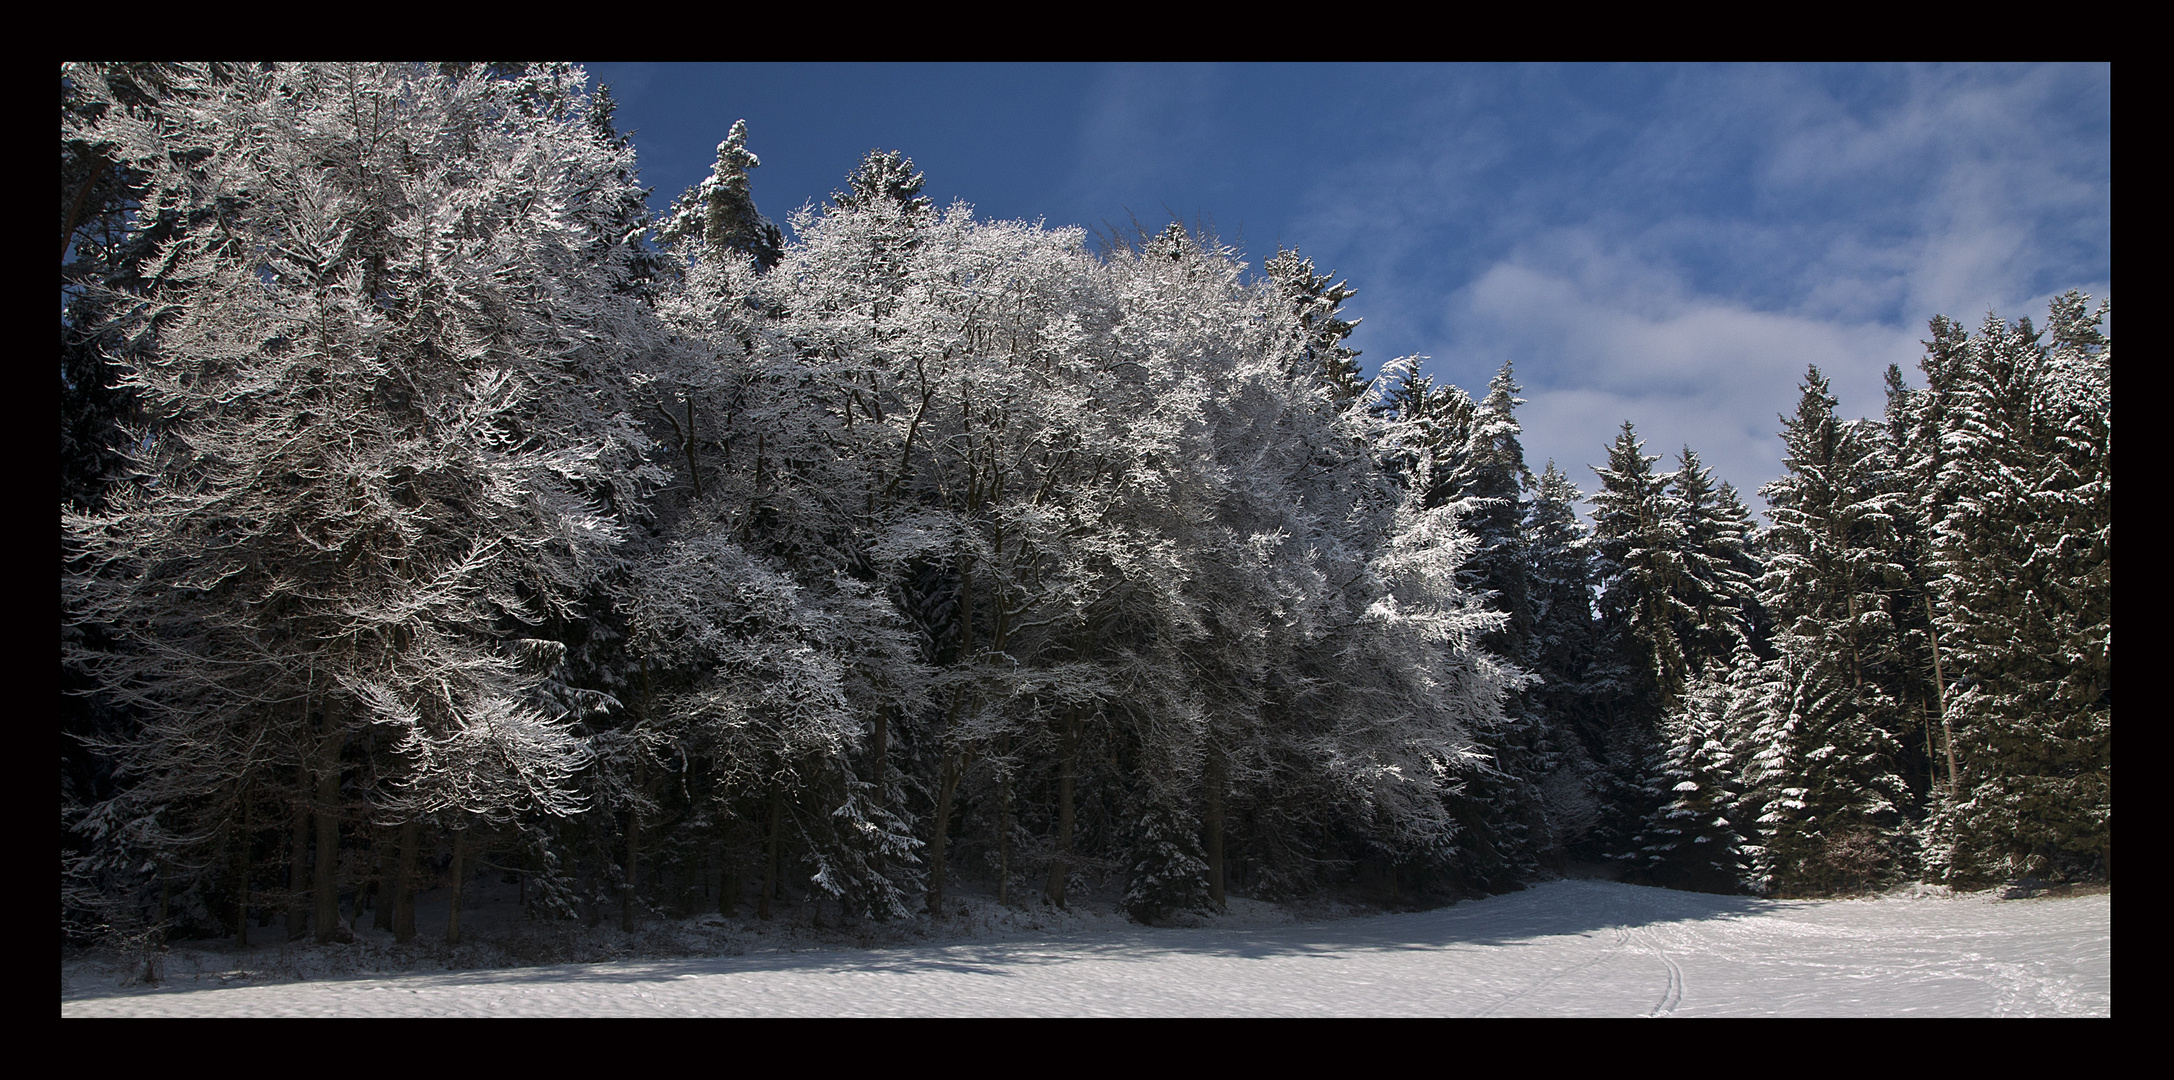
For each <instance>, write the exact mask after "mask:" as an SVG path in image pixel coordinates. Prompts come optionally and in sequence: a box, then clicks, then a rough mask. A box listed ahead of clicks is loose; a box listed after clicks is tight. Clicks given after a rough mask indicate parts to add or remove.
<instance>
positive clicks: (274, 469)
mask: <svg viewBox="0 0 2174 1080" xmlns="http://www.w3.org/2000/svg"><path fill="white" fill-rule="evenodd" d="M195 78H196V79H197V85H196V86H195V87H194V88H193V92H192V93H190V94H188V95H185V96H183V97H180V98H178V99H177V100H176V101H175V102H174V103H173V104H172V105H170V107H169V108H168V109H167V110H166V111H165V112H164V113H163V114H162V120H161V123H159V124H157V125H153V124H150V123H117V124H116V125H115V129H116V130H115V133H114V137H115V145H116V147H117V148H118V149H117V151H116V152H117V153H118V154H121V155H123V156H124V157H125V158H126V159H127V160H129V161H131V162H133V163H135V165H136V167H138V168H140V169H143V170H145V171H146V172H147V174H148V175H149V176H150V181H149V187H148V189H147V193H146V195H145V196H144V201H145V203H146V204H147V205H151V206H159V207H174V208H177V209H179V210H180V212H181V215H182V220H183V221H184V222H185V223H186V224H185V226H184V227H183V228H181V229H180V230H178V231H177V234H176V236H175V238H174V239H173V240H172V241H171V242H170V243H168V244H166V245H165V246H164V247H163V248H162V249H161V250H160V252H159V255H158V261H159V270H158V275H157V280H158V285H157V287H156V288H155V289H154V290H151V291H149V292H146V293H144V294H142V295H138V296H135V297H132V298H131V300H132V303H131V305H130V306H128V307H126V308H125V309H124V312H125V313H124V314H123V315H122V317H121V318H122V320H123V321H122V323H121V325H122V326H124V327H125V328H126V330H127V332H129V333H131V334H133V335H135V336H136V338H137V340H138V342H139V343H140V344H139V346H138V347H137V348H135V349H133V350H132V351H131V353H130V362H131V364H132V367H131V369H130V371H129V373H128V375H127V382H128V384H129V385H130V386H131V387H133V388H134V389H135V391H136V392H137V394H138V395H140V398H141V401H142V403H143V407H144V409H145V410H146V412H147V413H148V414H149V415H150V416H151V417H153V418H154V419H155V425H156V426H155V428H154V429H153V431H152V432H151V433H149V434H147V435H146V436H145V437H144V438H142V439H141V440H140V441H139V442H137V443H136V444H135V445H134V446H133V447H131V448H130V451H131V453H132V455H133V457H134V458H135V460H136V462H137V466H136V468H137V474H136V476H135V477H134V478H133V479H132V482H131V483H129V484H127V485H125V487H124V488H122V489H120V490H118V491H117V492H116V494H115V497H114V498H113V500H112V501H111V503H110V505H109V507H108V508H107V509H106V510H105V511H103V512H101V513H98V514H92V515H73V516H69V517H67V518H66V519H65V520H66V522H67V527H68V530H69V535H70V539H71V542H72V543H73V544H74V545H75V546H76V551H77V552H78V553H80V555H81V557H82V564H81V565H82V569H81V571H80V572H78V573H75V574H72V575H70V576H69V577H67V578H66V579H64V582H63V585H64V595H65V596H67V597H68V598H70V599H72V601H73V602H74V603H75V604H76V605H77V606H76V610H77V612H78V613H79V616H78V617H79V618H81V619H84V620H88V621H96V622H98V623H100V624H102V625H105V626H109V627H113V628H115V631H116V632H117V633H119V634H120V635H122V636H123V637H124V638H125V640H126V642H127V645H128V649H127V651H125V652H118V653H113V654H107V655H102V656H96V657H86V658H85V660H86V662H87V663H91V664H93V665H94V666H95V668H96V671H97V673H98V676H99V680H100V683H101V685H102V686H103V687H104V688H105V689H106V690H107V692H109V693H112V694H116V695H119V696H122V697H124V698H125V699H127V700H130V701H133V702H135V703H137V704H139V705H140V706H141V707H142V708H144V709H145V710H147V715H148V716H149V717H150V720H149V721H148V722H147V727H146V732H145V734H144V735H143V737H141V738H140V739H137V740H134V741H133V742H131V743H130V744H129V745H128V746H126V747H121V748H119V749H120V751H121V753H122V755H123V762H124V768H125V769H126V770H128V771H129V772H130V773H131V774H132V775H134V776H136V777H138V778H140V781H139V782H138V783H137V784H136V786H134V787H133V788H131V789H130V791H129V792H128V793H127V794H126V795H125V796H124V797H122V798H120V799H117V800H115V801H114V802H113V803H112V804H110V805H108V806H106V807H104V808H102V809H101V810H100V811H99V813H98V814H95V815H93V818H94V820H93V821H92V822H91V823H90V824H89V826H88V827H91V828H98V827H105V826H107V825H110V824H111V823H114V822H117V821H119V820H121V819H124V818H127V817H129V816H130V815H132V814H134V813H136V812H137V811H136V810H135V809H134V808H135V807H137V806H140V805H149V804H152V803H156V804H159V805H161V806H164V807H167V808H169V811H173V812H181V813H187V814H192V815H194V816H196V817H197V818H198V819H199V820H198V821H197V822H196V824H194V825H191V826H187V827H183V826H178V825H177V826H175V827H174V828H173V829H172V830H170V831H172V832H174V833H176V834H177V835H176V836H175V838H174V841H173V843H174V845H175V846H176V850H179V849H183V848H187V847H189V846H190V845H189V843H188V842H187V841H189V840H190V839H192V838H197V837H200V836H201V835H202V833H203V832H204V831H205V830H206V828H207V827H208V823H207V821H206V820H204V818H205V816H206V815H207V813H208V814H210V815H216V814H217V813H218V809H219V807H220V805H221V802H220V800H221V799H222V798H226V797H227V796H225V795H222V794H220V793H230V792H234V791H238V790H240V789H241V788H243V787H244V786H246V784H247V782H248V780H249V778H251V777H259V776H263V775H264V774H266V773H267V772H269V771H271V770H273V769H275V768H280V767H292V766H294V765H299V766H300V767H302V768H303V769H304V771H305V773H307V774H309V775H311V776H312V777H313V778H314V779H313V781H312V782H313V784H314V795H313V796H312V797H311V798H310V799H309V801H308V808H309V809H308V812H310V813H311V814H312V815H313V816H314V818H315V821H316V823H317V828H316V836H315V841H316V846H317V853H318V854H317V858H316V865H317V868H318V869H317V871H316V884H315V892H316V906H317V911H316V917H317V923H318V933H319V935H320V937H323V936H327V935H330V934H333V933H334V932H336V928H337V926H338V917H337V912H336V911H335V909H334V901H335V899H336V897H337V894H338V886H339V883H338V881H337V879H336V876H335V875H336V871H337V862H338V860H337V858H336V857H335V856H336V852H337V850H338V848H339V847H340V844H341V839H340V828H341V825H342V823H343V821H345V820H346V819H347V817H348V815H349V814H350V813H351V811H350V810H349V809H348V808H347V807H346V802H347V799H348V796H347V795H346V794H345V793H344V788H343V775H344V774H345V772H346V766H345V764H344V758H345V756H348V755H350V754H351V752H353V751H354V747H355V744H357V743H358V741H360V740H361V739H362V737H363V735H364V734H365V733H366V732H368V731H370V730H372V729H373V728H375V729H379V730H383V731H387V732H389V733H390V734H391V735H392V736H393V738H392V739H391V742H392V744H393V745H394V746H395V747H396V749H395V751H394V752H395V754H396V756H397V758H398V765H397V767H395V768H392V769H389V770H388V771H387V775H386V776H385V780H386V781H387V783H386V784H384V785H383V786H380V787H379V788H378V789H376V790H374V791H370V792H368V793H367V797H368V798H369V799H370V800H371V801H372V802H373V803H374V804H375V809H374V810H372V811H371V812H372V813H377V814H384V815H390V816H392V817H394V818H399V817H406V816H416V815H449V820H455V819H461V818H463V817H465V816H473V815H481V816H484V817H492V816H499V815H503V814H508V813H512V812H514V811H516V810H524V809H536V810H543V811H546V812H558V813H564V812H568V811H570V810H572V809H573V805H572V803H571V802H570V801H569V800H568V798H567V787H566V781H567V778H568V777H569V775H570V774H571V772H572V770H573V769H575V768H577V767H578V766H579V765H580V763H581V761H582V759H583V756H584V753H585V751H584V749H583V748H582V747H581V746H580V745H579V743H578V742H577V741H576V740H575V739H574V738H573V736H572V734H571V733H570V731H569V730H568V728H567V727H566V722H565V721H566V718H564V717H562V716H557V715H549V714H546V713H543V712H540V711H539V710H538V709H537V708H536V704H537V703H536V701H535V700H534V698H535V695H534V690H535V688H536V687H537V685H538V681H539V680H538V676H537V674H536V671H535V668H534V667H533V665H527V664H524V661H523V658H522V656H521V648H522V647H521V645H520V639H522V638H524V637H525V636H527V635H526V634H524V632H523V628H524V626H527V625H532V624H534V623H536V622H537V621H538V620H540V619H542V618H543V617H545V616H546V615H548V614H549V613H551V612H552V611H553V610H554V609H555V608H557V607H559V606H561V605H563V604H565V603H567V602H568V600H569V599H570V598H571V597H573V596H574V595H576V594H577V593H578V592H579V591H580V590H581V589H582V588H583V587H584V584H585V583H586V582H587V581H588V580H590V579H591V578H592V577H593V576H594V575H596V574H597V573H599V572H600V571H601V570H602V569H603V568H604V567H605V566H607V565H608V564H609V563H610V561H611V559H612V558H613V556H612V554H611V551H612V548H613V547H614V545H615V544H616V543H617V542H618V539H619V526H618V524H617V522H616V521H615V520H614V519H613V517H612V516H611V515H610V514H609V513H608V512H607V511H606V510H605V509H604V507H605V506H606V505H617V506H626V505H631V504H634V503H638V502H639V501H640V499H641V497H642V491H641V489H642V487H643V486H644V484H645V483H647V482H648V475H649V474H648V473H647V471H646V467H645V466H644V465H643V464H642V453H643V451H644V449H645V440H644V438H643V436H642V434H641V432H640V431H639V430H638V429H637V428H635V427H634V426H633V423H632V422H631V421H630V420H629V419H627V418H626V417H625V416H623V415H618V414H615V413H613V412H611V411H609V410H608V409H606V408H600V407H599V403H600V402H610V401H612V400H614V399H615V398H616V397H617V396H618V394H617V393H616V390H615V388H613V387H611V386H608V385H602V384H603V383H605V382H607V381H608V380H611V379H613V378H615V377H616V376H617V373H618V370H619V366H620V364H621V363H622V362H623V360H624V359H625V357H626V356H627V355H628V353H629V352H630V351H631V350H634V349H638V348H640V346H641V342H642V341H643V340H644V338H645V336H646V333H647V332H646V331H645V330H644V328H643V327H644V321H643V316H642V313H641V312H640V310H639V309H637V308H635V307H633V306H632V305H631V304H630V303H629V302H628V301H627V300H626V299H625V297H624V296H623V294H622V293H621V291H620V290H618V289H616V288H615V285H617V284H618V283H619V281H620V280H621V278H622V276H623V262H624V260H625V259H626V258H628V257H630V255H631V249H629V248H628V247H627V246H626V241H627V239H628V238H626V237H599V236H597V235H595V234H594V233H593V231H592V230H591V229H590V228H589V227H588V226H587V221H586V219H591V218H593V217H594V216H596V215H594V214H592V213H590V211H589V209H588V208H589V207H590V205H591V204H592V203H594V202H595V201H597V200H599V199H602V200H606V201H609V200H613V199H615V198H617V197H618V196H619V195H620V194H621V189H622V187H623V186H624V184H625V178H626V177H627V176H629V175H631V170H629V169H628V168H627V167H626V162H625V161H624V160H623V156H624V155H626V154H627V153H629V152H628V151H626V150H624V149H620V150H614V149H613V148H611V147H610V146H608V145H606V144H605V143H603V142H602V141H600V140H599V139H597V138H595V137H594V133H593V131H592V128H591V126H590V124H589V121H588V117H587V115H586V113H585V109H586V100H587V99H586V96H585V95H584V94H583V93H582V92H581V90H580V76H579V74H578V73H577V72H573V71H571V70H569V69H563V68H561V69H546V70H539V71H535V72H531V73H528V74H526V75H524V76H522V77H521V78H519V79H516V80H512V81H507V80H496V79H490V78H485V77H481V76H470V77H463V78H448V77H443V76H439V75H436V74H433V73H431V72H429V71H426V70H424V69H420V68H410V67H399V66H380V65H303V66H280V67H268V68H264V69H257V70H250V71H248V72H246V73H242V74H240V75H238V76H236V77H234V78H233V79H231V80H229V81H219V80H212V79H209V78H203V77H195ZM538 100H549V101H555V102H557V103H558V105H557V107H556V108H552V109H540V108H538V107H536V106H535V102H537V101H538ZM154 777H165V778H168V781H169V782H163V783H152V782H151V778H154ZM192 792H193V793H194V794H193V795H192ZM210 820H216V817H212V818H210Z"/></svg>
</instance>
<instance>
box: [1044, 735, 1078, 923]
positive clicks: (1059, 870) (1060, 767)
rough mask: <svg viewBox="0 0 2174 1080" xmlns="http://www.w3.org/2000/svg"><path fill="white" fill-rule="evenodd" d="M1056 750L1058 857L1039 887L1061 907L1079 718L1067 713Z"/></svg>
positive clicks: (1069, 862) (1068, 854)
mask: <svg viewBox="0 0 2174 1080" xmlns="http://www.w3.org/2000/svg"><path fill="white" fill-rule="evenodd" d="M1057 746H1058V751H1057V857H1056V858H1055V859H1053V860H1051V861H1050V864H1049V881H1048V883H1047V884H1045V885H1044V886H1043V887H1042V892H1043V893H1044V894H1045V895H1046V896H1048V898H1049V902H1050V903H1052V904H1055V905H1057V906H1058V907H1063V906H1065V905H1064V887H1065V879H1067V878H1069V877H1070V876H1071V874H1072V786H1073V776H1074V773H1075V772H1076V770H1077V762H1078V758H1079V718H1078V717H1076V716H1074V715H1071V714H1070V713H1067V714H1066V716H1065V718H1064V732H1063V734H1062V735H1061V736H1060V737H1059V739H1058V743H1057Z"/></svg>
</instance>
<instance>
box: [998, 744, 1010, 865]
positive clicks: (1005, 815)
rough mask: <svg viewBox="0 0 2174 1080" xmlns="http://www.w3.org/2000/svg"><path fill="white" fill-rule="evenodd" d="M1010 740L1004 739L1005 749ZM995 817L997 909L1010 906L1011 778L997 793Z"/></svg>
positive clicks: (1006, 779)
mask: <svg viewBox="0 0 2174 1080" xmlns="http://www.w3.org/2000/svg"><path fill="white" fill-rule="evenodd" d="M1009 748H1010V740H1009V738H1008V737H1007V739H1006V749H1007V750H1008V749H1009ZM997 799H998V804H997V815H996V902H997V906H998V907H1010V906H1011V885H1012V778H1011V777H1010V776H1006V777H1004V780H1003V782H1002V786H1001V787H1000V788H999V789H998V791H997Z"/></svg>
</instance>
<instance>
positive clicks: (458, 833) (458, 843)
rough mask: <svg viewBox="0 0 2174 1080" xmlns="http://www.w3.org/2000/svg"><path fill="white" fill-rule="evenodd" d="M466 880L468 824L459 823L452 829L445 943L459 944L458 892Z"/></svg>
mask: <svg viewBox="0 0 2174 1080" xmlns="http://www.w3.org/2000/svg"><path fill="white" fill-rule="evenodd" d="M467 880H468V823H467V822H461V823H460V824H459V825H457V826H455V827H454V829H453V890H452V891H453V897H452V899H451V900H450V901H448V903H447V906H446V913H445V943H446V944H448V945H458V944H460V891H461V885H462V884H463V883H464V882H466V881H467Z"/></svg>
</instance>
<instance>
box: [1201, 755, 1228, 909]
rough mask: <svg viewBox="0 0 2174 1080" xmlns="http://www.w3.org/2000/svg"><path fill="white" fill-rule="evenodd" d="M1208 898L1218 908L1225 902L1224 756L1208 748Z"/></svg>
mask: <svg viewBox="0 0 2174 1080" xmlns="http://www.w3.org/2000/svg"><path fill="white" fill-rule="evenodd" d="M1207 774H1208V775H1207V782H1208V808H1207V814H1206V817H1207V821H1206V823H1205V824H1206V825H1207V827H1208V899H1210V900H1212V901H1214V902H1215V906H1216V909H1217V910H1221V909H1222V908H1223V907H1224V903H1223V756H1222V755H1221V754H1218V753H1216V752H1215V749H1214V748H1213V747H1210V748H1209V750H1208V768H1207Z"/></svg>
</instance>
